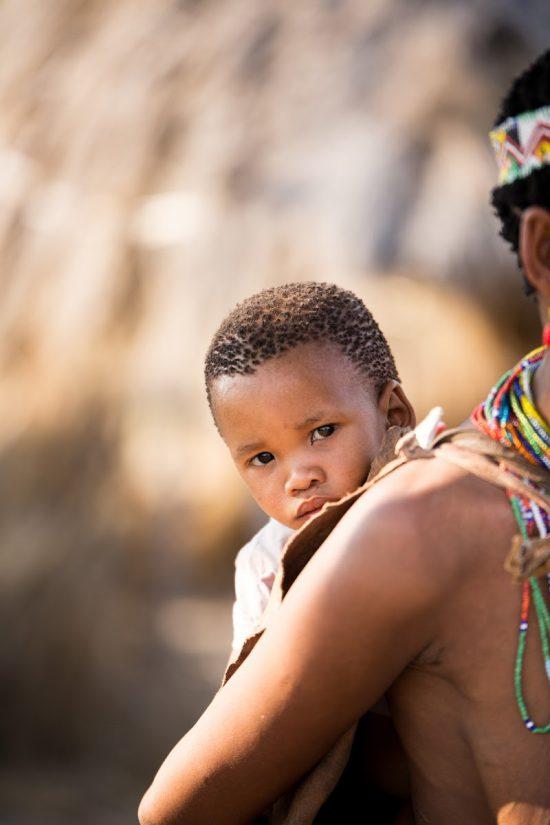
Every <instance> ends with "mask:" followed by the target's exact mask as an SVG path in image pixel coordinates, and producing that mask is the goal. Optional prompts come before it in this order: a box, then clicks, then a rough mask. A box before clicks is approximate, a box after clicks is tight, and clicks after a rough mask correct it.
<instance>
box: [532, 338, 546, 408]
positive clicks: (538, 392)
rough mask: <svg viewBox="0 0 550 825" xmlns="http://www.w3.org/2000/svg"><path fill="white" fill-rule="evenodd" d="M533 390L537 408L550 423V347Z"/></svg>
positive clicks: (536, 376) (536, 375)
mask: <svg viewBox="0 0 550 825" xmlns="http://www.w3.org/2000/svg"><path fill="white" fill-rule="evenodd" d="M533 392H534V396H535V402H536V405H537V410H538V411H539V413H540V414H541V416H542V417H543V418H544V420H545V421H547V422H549V423H550V347H549V348H548V349H547V350H546V353H545V355H544V358H543V359H542V361H541V364H540V366H539V368H538V369H537V371H536V373H535V375H534V378H533Z"/></svg>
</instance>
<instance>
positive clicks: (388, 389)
mask: <svg viewBox="0 0 550 825" xmlns="http://www.w3.org/2000/svg"><path fill="white" fill-rule="evenodd" d="M378 409H379V410H380V412H381V413H382V415H383V416H384V418H385V419H386V425H387V427H411V429H414V427H416V416H415V414H414V410H413V408H412V405H411V402H410V401H409V399H408V398H407V396H406V395H405V393H404V391H403V387H402V386H401V384H400V383H399V381H395V380H393V379H390V380H389V381H387V382H386V384H385V385H384V386H383V387H382V390H381V391H380V395H379V396H378Z"/></svg>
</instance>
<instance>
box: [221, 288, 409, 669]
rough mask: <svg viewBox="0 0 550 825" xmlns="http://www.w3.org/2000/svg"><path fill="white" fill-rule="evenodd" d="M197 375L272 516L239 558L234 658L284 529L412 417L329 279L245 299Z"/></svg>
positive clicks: (384, 356) (339, 491) (375, 341)
mask: <svg viewBox="0 0 550 825" xmlns="http://www.w3.org/2000/svg"><path fill="white" fill-rule="evenodd" d="M205 379H206V389H207V395H208V401H209V404H210V409H211V411H212V414H213V416H214V420H215V422H216V425H217V427H218V429H219V431H220V433H221V435H222V438H223V439H224V440H225V442H226V444H227V446H228V448H229V450H230V452H231V456H232V458H233V460H234V462H235V465H236V467H237V469H238V470H239V472H240V474H241V476H242V478H243V480H244V481H245V483H246V484H247V486H248V488H249V489H250V492H251V493H252V495H253V496H254V498H255V499H256V501H257V502H258V504H259V505H260V507H261V508H262V509H263V510H264V512H265V513H266V514H267V515H268V516H270V521H269V522H268V523H267V524H266V525H265V526H264V527H263V528H262V529H261V530H260V531H259V532H258V533H257V534H256V535H255V536H254V538H253V539H252V540H251V541H250V542H249V543H248V544H246V545H245V546H244V547H243V548H242V549H241V551H240V552H239V554H238V556H237V559H236V575H235V591H236V602H235V605H234V609H233V627H234V637H233V650H232V656H234V655H235V654H237V653H238V652H239V650H240V649H241V647H242V645H243V643H244V641H245V640H246V639H247V638H248V637H250V636H252V635H254V634H255V633H256V632H257V631H258V630H259V629H260V626H261V620H262V614H263V612H264V610H265V607H266V605H267V601H268V599H269V594H270V591H271V586H272V584H273V581H274V578H275V572H276V570H277V567H278V565H279V560H280V556H281V553H282V550H283V547H284V545H285V543H286V541H287V540H288V538H289V537H290V536H291V535H292V533H293V531H294V530H296V529H297V528H299V527H301V525H302V524H304V523H305V522H306V521H307V520H308V519H309V518H311V517H312V516H313V515H314V514H315V513H317V512H319V511H320V509H321V508H322V507H323V505H324V504H325V503H326V502H327V501H335V500H338V499H339V498H341V497H342V496H344V495H345V494H346V493H350V492H352V491H353V490H354V489H355V488H357V487H358V486H359V485H360V484H362V483H363V482H364V481H365V479H366V477H367V475H368V473H369V469H370V466H371V462H372V460H373V458H374V457H375V455H376V454H377V452H378V451H379V449H380V446H381V444H382V439H383V436H384V433H385V431H386V430H387V429H388V428H389V427H392V426H397V427H399V428H401V431H406V430H407V429H408V428H411V427H414V424H415V419H414V412H413V409H412V407H411V404H410V402H409V401H408V399H407V396H406V395H405V393H404V391H403V389H402V387H401V385H400V383H399V376H398V373H397V369H396V366H395V362H394V359H393V356H392V354H391V351H390V348H389V346H388V343H387V341H386V339H385V337H384V335H383V334H382V332H381V330H380V328H379V327H378V325H377V323H376V321H375V320H374V318H373V316H372V315H371V313H370V312H369V310H368V309H367V307H366V306H365V305H364V303H363V302H362V301H361V300H360V299H359V298H358V297H357V296H356V295H354V294H353V293H352V292H349V291H347V290H344V289H341V288H339V287H337V286H334V285H332V284H324V283H315V282H308V283H298V284H288V285H285V286H281V287H275V288H273V289H266V290H264V291H263V292H260V293H259V294H257V295H253V296H252V297H251V298H248V299H247V300H245V301H243V302H242V303H241V304H239V305H238V306H237V307H235V309H234V310H233V311H232V312H231V313H230V315H229V316H228V317H227V318H226V319H225V320H224V321H223V323H222V324H221V326H220V328H219V329H218V331H217V332H216V334H215V336H214V338H213V340H212V343H211V345H210V348H209V350H208V353H207V356H206V364H205Z"/></svg>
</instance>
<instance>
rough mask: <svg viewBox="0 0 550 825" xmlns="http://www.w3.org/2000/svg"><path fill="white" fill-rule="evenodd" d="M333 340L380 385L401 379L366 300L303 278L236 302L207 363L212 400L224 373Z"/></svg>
mask: <svg viewBox="0 0 550 825" xmlns="http://www.w3.org/2000/svg"><path fill="white" fill-rule="evenodd" d="M310 341H322V342H323V343H326V342H331V343H333V344H335V345H336V346H338V347H339V348H340V350H341V351H342V353H343V355H345V356H346V357H347V358H349V360H350V361H351V362H352V363H353V364H355V365H356V366H357V368H358V369H359V370H360V372H362V373H363V374H364V375H365V377H366V378H368V379H369V380H370V381H371V382H372V383H373V384H374V385H375V387H376V389H377V390H378V389H380V388H381V387H382V386H383V385H384V384H385V383H386V381H388V379H391V378H394V379H396V380H399V376H398V374H397V368H396V366H395V361H394V358H393V355H392V353H391V350H390V348H389V345H388V342H387V341H386V339H385V337H384V335H383V334H382V332H381V330H380V327H379V326H378V324H377V323H376V321H375V320H374V318H373V316H372V314H371V313H370V312H369V310H368V309H367V307H366V306H365V304H364V303H363V301H361V299H360V298H358V297H357V295H354V294H353V292H350V291H349V290H347V289H342V288H341V287H338V286H336V285H335V284H326V283H317V282H312V281H309V282H304V283H296V284H285V285H284V286H278V287H273V288H271V289H264V290H263V291H262V292H258V293H257V294H256V295H252V296H251V297H250V298H247V299H246V300H244V301H242V302H241V303H240V304H237V306H236V307H235V309H234V310H233V311H232V312H231V313H230V314H229V315H228V316H227V318H226V319H225V320H224V321H223V322H222V324H221V326H220V327H219V329H218V331H217V332H216V334H215V335H214V337H213V339H212V342H211V344H210V347H209V349H208V352H207V355H206V361H205V368H204V376H205V382H206V392H207V396H208V403H209V404H210V407H211V408H212V401H211V394H210V390H211V386H212V382H213V381H214V379H215V378H218V377H219V376H222V375H249V374H250V373H253V372H254V371H255V369H256V367H258V366H260V364H263V362H264V361H267V360H268V359H269V358H276V357H277V356H278V355H281V354H282V353H283V352H286V351H288V350H290V349H293V347H295V346H297V345H298V344H304V343H308V342H310Z"/></svg>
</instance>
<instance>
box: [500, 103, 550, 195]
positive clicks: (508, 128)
mask: <svg viewBox="0 0 550 825" xmlns="http://www.w3.org/2000/svg"><path fill="white" fill-rule="evenodd" d="M489 137H490V138H491V142H492V144H493V149H494V150H495V155H496V159H497V166H498V185H499V186H504V185H505V184H507V183H513V182H514V181H515V180H518V179H519V178H526V177H527V175H530V174H531V172H532V171H533V170H534V169H540V167H541V166H544V164H546V163H550V106H542V107H541V108H540V109H535V111H533V112H524V113H523V114H521V115H517V116H516V117H509V118H508V119H507V120H505V121H504V122H503V123H500V124H499V125H498V126H497V127H496V128H495V129H493V131H492V132H490V133H489Z"/></svg>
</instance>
